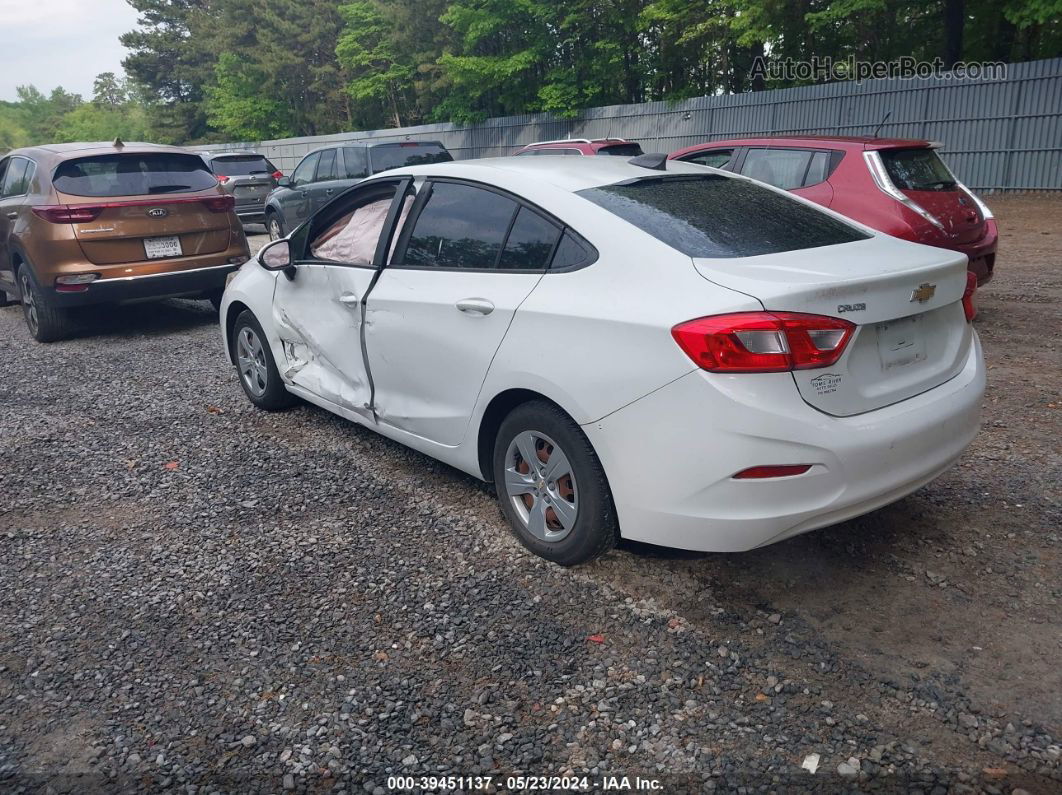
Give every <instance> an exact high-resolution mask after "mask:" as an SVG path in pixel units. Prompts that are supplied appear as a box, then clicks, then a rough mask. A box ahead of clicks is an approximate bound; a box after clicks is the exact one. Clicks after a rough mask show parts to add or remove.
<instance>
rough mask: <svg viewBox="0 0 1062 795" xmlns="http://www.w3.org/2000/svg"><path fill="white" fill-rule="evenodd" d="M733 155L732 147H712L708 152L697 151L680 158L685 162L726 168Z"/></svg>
mask: <svg viewBox="0 0 1062 795" xmlns="http://www.w3.org/2000/svg"><path fill="white" fill-rule="evenodd" d="M733 156H734V150H733V149H713V150H711V151H710V152H698V153H697V154H695V155H690V156H689V157H684V158H682V159H683V160H685V161H686V162H687V163H696V164H697V165H699V166H711V167H712V168H726V167H727V166H729V165H730V160H731V158H733Z"/></svg>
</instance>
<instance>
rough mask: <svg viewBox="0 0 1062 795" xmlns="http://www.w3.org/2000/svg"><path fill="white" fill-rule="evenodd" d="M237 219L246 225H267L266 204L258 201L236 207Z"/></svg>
mask: <svg viewBox="0 0 1062 795" xmlns="http://www.w3.org/2000/svg"><path fill="white" fill-rule="evenodd" d="M236 217H237V218H239V219H240V221H241V222H242V223H245V224H261V223H265V202H264V201H256V202H253V203H251V202H248V203H247V204H237V205H236Z"/></svg>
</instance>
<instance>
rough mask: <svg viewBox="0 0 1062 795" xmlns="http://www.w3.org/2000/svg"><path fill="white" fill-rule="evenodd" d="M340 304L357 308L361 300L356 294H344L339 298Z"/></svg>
mask: <svg viewBox="0 0 1062 795" xmlns="http://www.w3.org/2000/svg"><path fill="white" fill-rule="evenodd" d="M339 303H341V304H346V305H347V306H356V305H357V304H360V303H361V299H360V298H359V297H358V296H356V295H354V293H343V295H341V296H339Z"/></svg>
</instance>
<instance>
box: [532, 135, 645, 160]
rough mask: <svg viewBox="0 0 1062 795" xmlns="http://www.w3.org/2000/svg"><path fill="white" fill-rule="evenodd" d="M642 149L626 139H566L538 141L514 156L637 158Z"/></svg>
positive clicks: (634, 142)
mask: <svg viewBox="0 0 1062 795" xmlns="http://www.w3.org/2000/svg"><path fill="white" fill-rule="evenodd" d="M640 154H642V147H641V146H639V145H638V143H637V142H636V141H628V140H626V139H625V138H594V139H593V140H590V139H589V138H566V139H564V140H563V141H537V142H535V143H533V144H528V145H527V146H525V147H523V148H522V149H517V150H516V151H515V152H513V155H514V156H518V157H526V156H528V155H576V156H578V155H614V156H616V157H637V156H638V155H640Z"/></svg>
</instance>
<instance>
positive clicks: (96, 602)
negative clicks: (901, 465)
mask: <svg viewBox="0 0 1062 795" xmlns="http://www.w3.org/2000/svg"><path fill="white" fill-rule="evenodd" d="M991 204H992V205H993V207H994V208H995V209H996V210H997V213H998V215H999V216H1000V227H1001V229H1002V239H1001V243H1000V251H1001V254H1000V262H999V265H998V266H997V269H996V273H997V276H996V279H995V281H994V282H993V283H991V284H990V285H989V286H988V287H987V288H985V289H984V290H983V292H982V293H981V294H980V300H979V305H980V310H981V315H980V317H979V319H978V321H977V327H978V330H979V332H980V333H981V335H982V339H983V341H984V347H985V353H986V356H987V359H988V363H989V367H990V371H989V389H988V394H987V397H986V402H985V412H984V426H983V430H982V433H981V435H980V436H979V438H978V439H977V441H976V442H975V443H974V445H973V447H971V448H970V450H969V451H968V452H967V453H966V455H965V456H964V457H963V458H962V460H961V461H960V463H959V465H958V466H956V467H955V468H954V469H952V470H951V471H950V472H948V473H947V474H945V475H944V476H943V477H941V478H940V479H939V480H937V481H936V482H935V483H933V484H931V485H930V486H928V487H926V488H924V489H922V490H921V491H919V492H918V493H916V494H914V495H912V496H910V497H908V498H906V499H904V500H902V501H901V502H899V503H897V504H895V505H892V506H890V507H887V508H885V509H882V510H879V511H877V512H875V513H873V514H871V515H869V516H866V517H863V518H860V519H857V520H854V521H850V522H846V523H844V524H841V525H838V526H836V527H833V528H829V529H827V530H824V531H819V532H815V533H811V534H808V535H805V536H802V537H799V538H795V539H792V540H790V541H787V542H784V543H782V544H778V545H775V546H771V547H768V548H765V549H761V550H757V551H754V552H750V553H746V554H732V555H693V554H684V553H680V552H675V551H669V550H662V549H657V548H650V547H642V546H635V545H629V544H628V545H625V546H623V547H621V548H620V549H619V550H617V551H615V552H613V553H611V554H609V555H608V556H606V557H605V558H604V559H602V560H600V561H597V562H595V563H593V564H591V565H588V566H584V567H581V568H576V569H571V570H566V569H561V568H559V567H556V566H553V565H551V564H548V563H545V562H543V561H542V560H539V559H537V558H534V557H532V556H531V555H529V554H528V553H527V552H525V551H524V550H523V549H522V548H521V547H520V546H519V545H518V544H517V543H516V542H515V540H513V539H512V538H511V537H510V535H509V534H508V531H507V530H506V529H505V526H504V525H503V522H502V519H501V517H500V514H499V512H498V509H497V506H496V504H495V502H494V498H493V495H492V493H491V491H490V490H489V489H488V487H486V486H484V485H482V484H479V483H477V482H476V481H474V480H472V479H470V478H468V477H466V476H464V475H462V474H459V473H457V472H455V471H454V470H451V469H449V468H447V467H445V466H443V465H441V464H438V463H436V462H434V461H432V460H430V459H428V458H425V457H424V456H421V455H419V454H417V453H414V452H412V451H410V450H407V449H405V448H403V447H400V446H398V445H396V444H393V443H391V442H389V441H386V440H384V439H383V438H381V437H379V436H377V435H375V434H374V433H372V432H371V431H368V430H366V429H362V428H360V427H358V426H355V425H353V424H351V423H348V422H345V421H344V420H341V419H339V418H337V417H334V416H332V415H330V414H328V413H326V412H324V411H322V410H319V409H317V408H313V407H309V406H300V407H298V408H296V409H293V410H291V411H289V412H286V413H281V414H267V413H264V412H261V411H258V410H255V409H253V408H252V407H251V406H250V404H249V403H248V402H247V400H246V399H245V398H244V396H243V394H242V392H241V391H240V387H239V384H238V382H237V377H236V374H235V372H234V371H233V369H232V368H231V367H230V366H229V365H228V363H227V362H226V360H225V357H224V354H223V353H222V349H221V343H220V340H219V337H218V333H217V328H216V316H215V315H214V314H213V313H212V312H211V310H210V307H209V305H208V304H207V303H206V302H191V301H167V302H162V303H157V304H144V305H138V306H130V307H123V308H119V309H117V310H112V311H108V312H102V311H101V312H99V313H97V314H95V315H91V316H88V317H86V318H85V319H84V322H85V328H84V331H83V332H82V333H80V334H79V335H78V336H77V338H75V339H71V340H68V341H65V342H61V343H57V344H52V345H39V344H36V343H34V342H32V341H31V340H30V338H29V335H28V333H27V331H26V329H25V326H24V324H23V322H22V318H21V316H20V311H19V309H18V307H9V308H6V309H0V352H2V357H3V362H4V376H3V378H2V380H0V401H2V404H3V410H2V411H0V495H2V497H0V789H3V790H5V791H15V792H18V791H31V792H36V791H44V789H45V788H46V787H50V788H51V789H52V790H53V791H75V792H85V791H97V790H98V791H145V790H158V789H172V790H174V791H178V790H179V791H182V792H189V793H192V792H203V793H207V792H214V791H221V792H237V791H238V792H248V791H264V792H277V791H281V790H296V791H313V792H326V791H333V790H337V791H339V790H346V791H349V792H385V791H389V790H388V778H389V777H390V776H394V775H403V776H412V777H413V778H414V780H415V781H417V782H418V784H419V783H420V777H422V776H440V775H443V776H445V775H454V776H476V775H479V776H493V781H492V784H491V787H492V788H494V789H497V790H504V789H507V788H508V789H511V790H517V791H518V790H520V789H526V788H527V787H520V786H507V778H508V777H509V776H510V775H520V774H523V775H529V774H530V775H565V774H568V775H572V774H574V775H577V776H586V777H587V778H588V781H589V783H590V784H591V785H593V784H594V783H595V782H597V783H599V784H600V783H601V782H602V781H603V780H604V777H605V776H607V775H615V776H623V775H626V776H630V777H631V780H632V781H633V777H634V776H641V777H643V778H648V779H655V780H657V781H659V782H660V783H661V786H662V789H663V791H667V792H678V791H701V790H704V789H708V788H719V789H725V790H730V789H734V788H737V787H741V786H745V787H749V788H750V791H755V790H758V789H760V788H763V789H765V790H790V791H792V790H805V789H820V790H822V791H828V792H832V791H837V790H838V789H841V788H850V789H854V788H858V789H862V790H872V791H875V790H876V791H899V790H905V789H909V790H915V789H917V790H920V791H922V792H926V793H929V792H945V791H951V792H978V791H984V792H990V793H999V792H1006V793H1011V792H1013V791H1014V790H1016V789H1023V790H1025V791H1027V792H1032V793H1039V792H1044V793H1046V792H1051V791H1058V788H1059V787H1060V786H1062V773H1060V762H1059V754H1060V751H1059V743H1060V738H1059V734H1060V723H1062V674H1060V670H1062V669H1060V666H1059V665H1058V660H1059V658H1060V655H1062V631H1060V630H1062V611H1060V610H1059V606H1060V597H1062V572H1060V565H1059V552H1060V527H1062V509H1060V496H1062V495H1060V484H1062V456H1060V452H1059V443H1058V440H1059V438H1062V395H1060V380H1062V379H1060V372H1062V350H1060V338H1059V333H1058V330H1059V328H1062V310H1060V309H1059V303H1060V299H1062V271H1060V270H1059V267H1058V262H1059V255H1060V253H1062V200H1059V199H1058V198H1046V199H1045V198H1042V197H1033V196H1016V197H1003V198H996V199H995V200H994V201H992V202H991ZM252 242H253V243H255V244H258V245H260V244H261V242H262V237H261V236H256V237H255V238H254V240H253V241H252ZM813 755H817V769H816V772H814V773H812V772H810V771H809V770H807V769H804V768H803V767H802V763H805V761H806V760H808V759H809V757H812V756H813ZM808 766H809V767H815V765H814V764H812V763H811V762H810V761H808ZM392 783H393V782H392ZM437 789H439V790H442V789H446V785H445V784H444V785H443V786H441V787H438V788H437Z"/></svg>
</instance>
